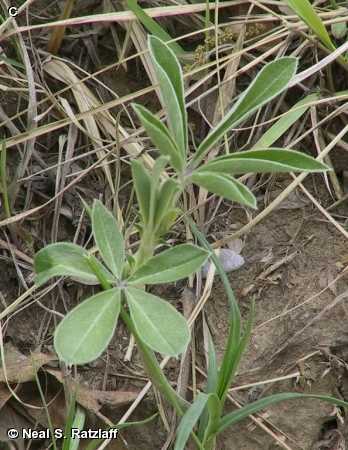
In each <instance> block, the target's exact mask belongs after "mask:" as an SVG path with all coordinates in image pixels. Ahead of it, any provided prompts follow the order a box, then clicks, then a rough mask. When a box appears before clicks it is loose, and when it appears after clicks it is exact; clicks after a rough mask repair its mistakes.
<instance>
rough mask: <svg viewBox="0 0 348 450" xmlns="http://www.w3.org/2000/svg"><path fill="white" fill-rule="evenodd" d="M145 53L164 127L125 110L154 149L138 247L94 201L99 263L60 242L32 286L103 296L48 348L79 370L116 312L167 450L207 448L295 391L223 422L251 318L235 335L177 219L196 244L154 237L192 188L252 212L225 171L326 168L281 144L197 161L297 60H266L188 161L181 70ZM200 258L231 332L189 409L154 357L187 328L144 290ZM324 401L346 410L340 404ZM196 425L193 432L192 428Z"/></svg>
mask: <svg viewBox="0 0 348 450" xmlns="http://www.w3.org/2000/svg"><path fill="white" fill-rule="evenodd" d="M149 48H150V53H151V57H152V61H153V64H154V69H155V72H156V75H157V79H158V82H159V87H160V91H161V94H162V97H163V99H162V100H163V104H165V105H166V114H167V122H168V127H167V126H166V125H165V124H164V123H163V122H162V121H161V120H160V119H159V118H158V117H157V116H156V115H154V114H152V113H151V112H150V111H149V110H147V109H146V108H144V107H143V106H141V105H136V104H134V105H133V108H134V110H135V112H136V113H137V115H138V117H139V119H140V121H141V123H142V125H143V126H144V128H145V130H146V132H147V134H148V135H149V137H150V138H151V140H152V141H153V143H154V144H155V146H156V147H157V149H158V151H159V153H160V156H159V157H158V158H157V159H156V161H155V164H154V167H153V168H152V170H150V169H148V168H146V167H145V166H144V165H143V164H142V162H141V161H139V160H134V161H132V164H131V167H132V178H133V183H134V187H135V191H136V196H137V200H138V205H139V222H138V224H137V229H138V233H139V245H138V248H137V250H136V251H135V253H133V254H131V253H130V252H127V251H126V245H125V242H124V237H123V234H122V232H121V230H120V229H119V227H118V223H117V221H116V219H115V218H114V217H113V215H112V214H111V213H110V212H109V211H108V210H107V209H106V208H105V207H104V206H103V204H102V203H101V202H100V201H99V200H96V201H94V203H93V206H92V207H91V208H90V207H89V206H87V205H86V209H87V211H88V213H89V215H90V218H91V222H92V230H93V235H94V239H95V243H96V246H97V249H98V252H99V255H100V257H101V259H102V260H103V263H102V262H101V261H100V260H99V259H97V258H96V257H95V256H93V255H92V254H91V253H90V252H89V251H88V250H86V249H84V248H82V247H80V246H77V245H74V244H70V243H64V242H61V243H56V244H51V245H48V246H47V247H45V248H43V249H42V250H40V251H39V252H38V253H37V254H36V256H35V271H36V274H37V275H36V283H37V284H38V285H41V284H43V283H45V282H47V281H48V280H49V279H50V278H52V277H54V276H70V277H72V278H74V279H76V280H78V281H80V282H82V283H88V284H90V283H95V284H97V283H99V284H100V285H101V286H102V288H103V291H102V292H100V293H98V294H96V295H94V296H92V297H90V298H89V299H87V300H85V301H84V302H82V303H81V304H79V305H78V306H77V307H76V308H74V309H73V310H72V311H71V312H70V313H68V314H67V316H66V317H65V318H64V319H63V320H62V322H61V323H60V324H59V326H58V327H57V329H56V331H55V336H54V345H55V349H56V351H57V353H58V355H59V357H60V359H61V360H63V361H64V362H66V363H67V364H84V363H87V362H89V361H91V360H93V359H95V358H97V357H98V356H99V355H100V354H101V353H102V352H103V351H104V350H105V348H106V347H107V345H108V343H109V342H110V339H111V338H112V335H113V333H114V330H115V327H116V323H117V320H118V317H119V315H120V316H121V318H122V320H123V321H124V323H125V325H126V326H127V328H128V330H129V331H130V333H132V334H133V335H134V338H135V340H136V343H137V345H138V349H139V352H140V353H141V355H142V357H143V361H144V365H145V368H146V370H147V372H148V374H149V377H150V379H151V380H152V382H153V383H154V384H155V385H156V386H157V388H158V389H159V390H160V391H161V392H162V394H163V395H164V397H165V398H166V399H167V400H168V401H169V402H170V404H171V405H172V406H173V407H174V409H175V410H176V412H177V414H178V415H179V416H182V420H181V423H180V425H179V427H178V431H177V440H176V444H175V449H176V450H179V449H184V448H185V445H186V442H187V439H188V438H189V436H190V435H191V436H192V437H193V439H194V441H195V442H196V444H197V447H198V448H200V449H205V450H210V449H213V448H214V446H215V439H216V436H217V434H218V433H219V432H220V431H222V430H223V429H225V428H226V427H227V426H229V425H231V424H234V423H236V422H237V421H238V420H241V419H242V418H244V417H246V416H247V415H249V414H251V412H255V411H258V410H259V409H261V408H264V407H266V406H267V405H269V404H271V403H275V402H277V401H281V400H282V399H288V398H296V397H298V396H299V394H291V393H290V394H280V395H278V396H272V397H268V398H266V399H262V400H261V401H259V402H255V403H252V404H251V405H247V406H246V407H244V408H242V409H241V410H240V411H237V412H234V413H231V414H228V415H227V416H224V417H223V415H222V413H223V408H224V403H225V400H226V396H227V392H228V389H229V387H230V385H231V383H232V381H233V377H234V375H235V373H236V370H237V368H238V364H239V362H240V359H241V357H242V355H243V352H244V349H245V347H246V345H247V343H248V338H249V335H250V332H251V326H252V314H251V316H250V319H249V320H248V322H247V325H246V326H245V329H244V332H243V331H242V326H241V318H240V312H239V308H238V304H237V302H236V300H235V297H234V294H233V291H232V289H231V287H230V284H229V282H228V279H227V276H226V274H225V273H224V271H223V269H222V268H221V266H220V263H219V260H218V259H217V258H216V256H215V255H214V253H213V252H212V250H211V248H210V246H209V243H208V242H207V241H206V239H205V237H204V236H203V235H202V234H201V233H200V231H199V230H198V229H197V227H196V226H195V224H194V223H193V222H192V220H191V219H189V218H187V219H186V220H187V221H188V224H189V226H190V227H191V229H192V232H193V234H194V235H195V237H196V239H197V241H198V242H199V243H200V244H201V246H200V247H199V246H197V245H191V244H180V245H177V246H174V247H172V248H168V249H166V250H164V251H161V252H158V251H157V248H158V246H159V245H160V244H162V245H163V236H164V235H165V234H166V233H167V232H168V231H169V230H170V228H171V226H172V224H173V222H174V221H175V220H176V218H177V216H178V214H179V212H180V209H179V207H178V205H179V197H180V195H181V194H182V193H184V192H185V190H186V189H187V187H188V186H189V185H190V184H192V183H194V184H197V185H199V186H202V187H203V188H205V189H208V190H209V191H210V192H213V193H215V194H218V195H221V196H223V197H225V198H227V199H230V200H232V201H236V202H239V203H241V204H244V205H247V206H250V207H252V208H255V207H256V199H255V197H254V195H253V193H252V192H251V191H250V190H249V189H248V188H247V187H246V186H245V185H243V184H242V183H241V182H239V181H238V180H237V179H236V178H235V177H234V175H236V174H244V173H249V172H289V171H307V172H322V171H326V170H328V167H327V166H326V165H325V164H323V163H321V162H319V161H316V160H314V159H313V158H311V157H309V156H307V155H305V154H302V153H300V152H297V151H294V150H288V149H286V150H285V149H280V148H269V149H267V148H258V149H253V150H249V151H243V152H239V153H233V154H227V155H225V156H220V157H217V158H215V159H213V160H210V161H209V162H204V160H205V157H206V155H207V154H208V152H209V151H210V150H211V149H212V148H213V147H214V146H216V145H217V144H218V142H219V141H220V140H221V138H222V137H223V136H224V135H225V134H226V133H228V131H229V130H230V129H231V128H232V127H235V126H237V125H238V124H240V123H241V122H242V121H243V120H245V119H247V118H248V117H250V115H251V114H252V113H254V112H255V111H256V110H258V109H259V108H260V107H261V106H263V105H265V104H266V103H267V102H269V101H270V100H271V99H273V98H274V97H275V96H276V95H278V94H279V93H281V92H283V91H284V90H285V89H286V88H287V86H288V84H289V82H290V81H291V79H292V77H293V76H294V75H295V72H296V68H297V59H296V58H288V57H284V58H280V59H278V60H277V61H274V62H271V63H269V64H266V65H265V66H264V68H263V69H262V70H261V71H260V72H259V74H258V75H257V76H256V77H255V79H254V81H253V82H252V83H251V84H250V86H249V88H248V89H247V90H246V91H245V92H244V93H243V94H242V95H241V96H240V98H239V99H238V101H237V102H236V103H235V105H234V106H233V108H232V109H231V111H230V112H229V113H228V114H227V115H226V116H225V117H224V118H223V119H222V120H221V122H220V123H219V124H218V125H217V126H216V127H215V128H214V129H213V130H212V131H211V132H210V133H209V134H208V136H207V137H206V138H205V139H204V140H203V142H202V143H201V144H200V145H199V146H198V148H197V150H196V152H195V153H194V154H193V156H192V157H190V156H189V144H188V126H187V112H186V107H185V100H184V88H183V77H182V72H181V67H180V65H179V63H178V60H177V58H176V56H175V54H174V53H173V51H172V50H171V49H170V47H168V46H167V45H165V44H164V43H163V42H162V41H161V40H160V39H158V38H156V37H153V36H152V37H150V38H149ZM168 165H170V166H171V168H172V169H173V171H172V172H173V175H172V176H170V177H168V176H167V174H165V173H164V171H165V169H166V167H167V166H168ZM208 257H211V258H212V260H213V261H214V263H215V265H216V267H217V269H218V272H219V274H220V276H221V278H222V281H223V283H224V287H225V290H226V293H227V297H228V300H229V305H230V331H229V336H228V339H227V344H226V350H225V355H224V357H223V360H222V364H221V366H220V368H218V367H217V361H216V358H215V351H214V345H213V341H212V339H210V355H209V367H208V379H207V388H206V391H205V393H200V394H199V395H198V396H197V398H196V400H195V401H194V402H193V403H192V405H190V404H189V403H188V402H187V401H186V400H185V399H183V398H181V397H180V396H179V395H178V393H177V392H176V391H175V390H174V389H173V388H172V386H171V385H170V383H169V382H168V380H167V379H166V377H165V375H164V374H163V372H162V370H161V368H160V366H159V364H158V362H157V359H156V356H155V354H154V352H159V353H162V354H165V355H169V356H177V355H179V354H180V353H182V352H183V351H184V350H185V349H186V347H187V345H188V343H189V340H190V331H189V327H188V325H187V323H186V320H185V319H184V317H183V316H182V315H181V314H179V313H178V312H177V311H176V310H175V309H174V308H173V307H172V306H171V305H170V304H168V303H167V302H166V301H164V300H163V299H160V298H159V297H157V296H155V295H153V294H150V293H148V292H146V291H145V286H146V285H154V284H161V283H170V282H172V281H176V280H179V279H182V278H185V277H188V276H190V275H192V274H193V273H194V272H196V271H198V270H199V269H200V267H201V266H202V264H203V263H204V262H205V261H206V260H207V258H208ZM312 397H315V396H312ZM318 398H319V397H318ZM320 398H322V399H323V398H324V397H320ZM325 399H326V400H327V401H331V402H334V403H336V404H338V405H344V406H348V405H347V404H346V403H345V402H342V401H339V400H335V399H330V398H328V397H325ZM196 424H198V427H197V430H196V431H194V428H195V425H196Z"/></svg>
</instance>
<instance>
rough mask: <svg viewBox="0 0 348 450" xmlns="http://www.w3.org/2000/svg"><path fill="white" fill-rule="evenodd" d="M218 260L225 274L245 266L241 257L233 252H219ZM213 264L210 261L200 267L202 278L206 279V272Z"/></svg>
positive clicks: (222, 250)
mask: <svg viewBox="0 0 348 450" xmlns="http://www.w3.org/2000/svg"><path fill="white" fill-rule="evenodd" d="M218 258H219V260H220V262H221V264H222V267H223V269H224V271H225V272H226V273H228V272H232V271H233V270H237V269H240V268H241V267H242V266H244V264H245V260H244V258H243V256H242V255H239V254H238V253H236V252H235V251H234V250H230V249H228V248H223V249H221V250H220V252H219V255H218ZM211 264H213V263H212V262H211V261H210V260H209V261H207V262H206V263H205V264H204V265H203V267H202V277H203V278H207V275H208V271H209V269H210V267H211Z"/></svg>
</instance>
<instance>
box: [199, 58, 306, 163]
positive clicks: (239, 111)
mask: <svg viewBox="0 0 348 450" xmlns="http://www.w3.org/2000/svg"><path fill="white" fill-rule="evenodd" d="M297 62H298V61H297V59H296V58H292V57H284V58H279V59H277V60H275V61H272V62H270V63H268V64H266V66H264V67H263V69H261V70H260V72H259V73H258V75H257V76H256V77H255V79H254V80H253V82H252V83H251V84H250V86H249V87H248V89H247V90H246V91H245V92H244V93H243V94H242V95H241V97H240V98H239V100H238V101H237V103H236V104H235V105H234V106H233V107H232V109H231V110H230V112H229V113H227V114H226V116H225V117H224V118H223V119H222V120H221V122H220V123H219V124H218V125H217V126H216V127H215V128H214V129H213V130H212V131H211V132H210V133H209V134H208V136H207V137H206V138H205V139H204V140H203V142H201V144H200V145H199V147H198V150H197V153H196V154H195V156H194V158H193V161H194V165H195V167H197V165H198V163H199V162H200V161H202V159H203V158H204V156H205V155H206V153H207V152H208V151H209V150H210V149H211V148H212V147H213V146H214V145H215V144H216V143H217V142H218V141H219V140H220V139H221V138H222V137H223V135H224V134H226V133H227V132H228V131H229V130H230V129H231V128H232V127H235V126H237V125H238V124H239V123H240V122H241V121H242V120H245V119H246V118H247V117H249V116H250V115H251V114H252V113H253V112H255V111H256V110H257V109H259V108H261V106H263V105H264V104H266V103H267V102H269V101H271V100H272V99H273V98H274V97H276V96H277V95H279V94H280V93H281V92H283V91H284V90H285V89H286V88H287V86H288V84H289V82H290V81H291V79H292V78H293V76H294V75H295V73H296V70H297Z"/></svg>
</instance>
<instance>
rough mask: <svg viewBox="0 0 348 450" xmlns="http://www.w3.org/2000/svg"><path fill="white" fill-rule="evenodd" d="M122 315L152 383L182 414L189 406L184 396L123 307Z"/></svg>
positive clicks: (180, 414)
mask: <svg viewBox="0 0 348 450" xmlns="http://www.w3.org/2000/svg"><path fill="white" fill-rule="evenodd" d="M121 317H122V320H123V321H124V323H125V324H126V326H127V328H128V330H129V331H130V332H131V333H132V334H133V336H134V339H135V341H136V343H137V346H138V349H139V351H140V353H141V356H142V358H143V361H144V365H145V367H146V370H147V372H148V375H149V377H150V379H151V381H152V383H153V384H154V385H155V386H156V387H157V389H158V390H159V391H160V392H161V393H162V394H163V396H164V397H165V399H166V400H167V401H168V402H169V403H170V404H171V405H172V406H173V408H174V409H175V412H176V413H177V414H178V415H179V416H182V415H183V413H184V411H185V409H186V408H187V402H186V401H185V400H184V399H183V398H181V397H180V396H179V395H178V394H177V392H176V391H175V390H174V389H173V388H172V386H171V385H170V383H169V382H168V380H167V378H166V377H165V375H164V373H163V371H162V369H161V367H160V365H159V364H158V361H157V359H156V356H155V354H154V352H153V351H152V350H150V349H149V347H148V346H147V345H146V344H144V342H143V341H142V340H141V339H140V337H139V335H138V333H137V331H136V329H135V327H134V325H133V322H132V320H131V318H130V317H129V315H128V314H127V312H126V311H125V309H124V308H123V307H122V308H121Z"/></svg>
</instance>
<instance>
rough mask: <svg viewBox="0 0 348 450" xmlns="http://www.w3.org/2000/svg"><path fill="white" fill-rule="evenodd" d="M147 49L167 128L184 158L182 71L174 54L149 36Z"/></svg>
mask: <svg viewBox="0 0 348 450" xmlns="http://www.w3.org/2000/svg"><path fill="white" fill-rule="evenodd" d="M149 49H150V54H151V57H152V60H153V64H154V69H155V72H156V76H157V80H158V82H159V85H160V90H161V94H162V97H163V101H164V104H165V107H166V113H167V117H168V122H169V128H170V130H171V132H172V135H173V138H174V140H175V142H176V144H177V146H178V148H179V149H180V151H181V152H182V155H183V156H184V155H185V154H186V146H187V118H186V115H187V114H186V108H185V101H184V83H183V76H182V70H181V67H180V64H179V61H178V60H177V58H176V56H175V54H174V52H173V51H172V50H171V49H170V48H169V47H168V45H166V44H165V43H164V42H162V41H161V40H160V39H158V38H157V37H155V36H149Z"/></svg>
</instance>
